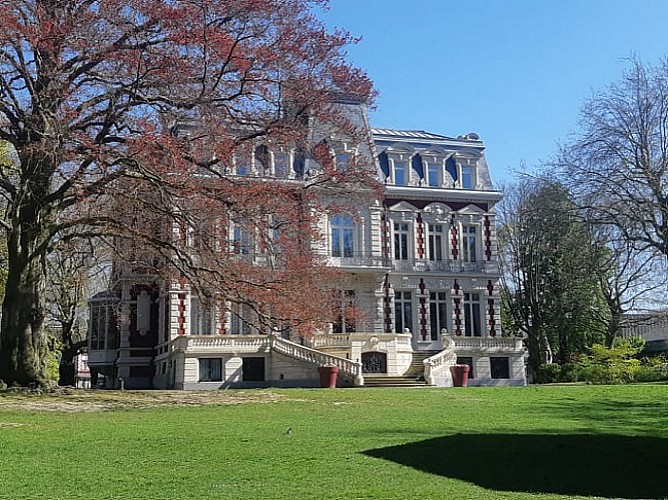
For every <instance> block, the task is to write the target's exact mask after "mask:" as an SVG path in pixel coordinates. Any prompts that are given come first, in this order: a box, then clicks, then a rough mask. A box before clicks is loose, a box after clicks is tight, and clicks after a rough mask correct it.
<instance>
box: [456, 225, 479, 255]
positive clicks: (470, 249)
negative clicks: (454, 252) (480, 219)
mask: <svg viewBox="0 0 668 500" xmlns="http://www.w3.org/2000/svg"><path fill="white" fill-rule="evenodd" d="M460 229H461V236H460V238H459V239H460V242H461V243H460V244H461V260H462V262H466V263H470V264H473V263H476V262H478V261H479V257H480V255H479V253H480V251H479V247H480V238H479V234H480V230H479V229H480V225H479V224H466V223H465V224H462V225H461V226H460ZM471 230H472V232H471ZM471 241H472V242H473V243H472V244H471Z"/></svg>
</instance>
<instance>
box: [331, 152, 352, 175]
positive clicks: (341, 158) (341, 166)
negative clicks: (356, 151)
mask: <svg viewBox="0 0 668 500" xmlns="http://www.w3.org/2000/svg"><path fill="white" fill-rule="evenodd" d="M335 161H336V170H338V171H339V172H345V171H346V170H347V169H348V165H349V164H350V153H348V152H341V153H336V158H335Z"/></svg>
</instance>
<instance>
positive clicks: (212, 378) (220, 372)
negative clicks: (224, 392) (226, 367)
mask: <svg viewBox="0 0 668 500" xmlns="http://www.w3.org/2000/svg"><path fill="white" fill-rule="evenodd" d="M198 360H199V362H198V370H199V374H198V375H199V377H198V378H199V382H222V381H223V359H222V358H198ZM216 361H217V362H218V367H217V373H216V371H215V370H213V369H212V365H213V364H214V362H216ZM205 365H207V366H206V373H207V374H208V375H209V376H208V377H207V378H204V377H203V373H205V368H204V366H205ZM212 373H213V375H211V374H212ZM216 375H217V377H218V378H215V376H216Z"/></svg>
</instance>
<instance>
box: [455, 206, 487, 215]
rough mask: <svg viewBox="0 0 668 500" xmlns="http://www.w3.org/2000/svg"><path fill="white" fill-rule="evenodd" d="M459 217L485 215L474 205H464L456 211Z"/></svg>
mask: <svg viewBox="0 0 668 500" xmlns="http://www.w3.org/2000/svg"><path fill="white" fill-rule="evenodd" d="M457 214H459V215H485V211H484V210H483V209H482V208H480V207H478V206H476V205H466V206H465V207H464V208H462V209H460V210H458V211H457Z"/></svg>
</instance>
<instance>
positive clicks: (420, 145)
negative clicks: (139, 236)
mask: <svg viewBox="0 0 668 500" xmlns="http://www.w3.org/2000/svg"><path fill="white" fill-rule="evenodd" d="M360 109H361V111H360ZM351 113H358V114H357V115H355V116H357V118H356V120H357V122H358V124H362V125H364V126H366V127H368V121H367V118H366V111H365V110H364V109H363V108H360V107H359V106H358V107H351ZM368 130H369V134H370V141H369V144H373V150H371V151H370V150H369V148H368V147H366V146H365V147H361V146H360V147H354V146H353V145H350V144H345V143H344V142H341V141H339V142H338V144H341V146H337V149H336V150H335V154H336V158H337V161H342V162H344V163H345V161H347V159H348V158H350V155H359V154H361V155H372V156H373V158H374V163H375V165H376V168H377V172H378V179H379V181H380V182H381V183H382V184H383V186H384V193H383V197H382V199H381V200H378V199H377V197H376V196H369V199H368V201H367V202H366V203H364V202H361V203H360V206H359V210H358V213H357V216H356V217H354V218H352V217H350V216H347V215H346V214H341V215H336V214H334V215H331V216H325V217H323V218H322V219H321V223H320V229H321V231H322V233H323V235H325V238H324V241H325V242H324V243H323V244H322V245H321V246H318V247H316V248H314V251H316V252H318V253H320V254H322V255H324V256H326V258H327V260H328V263H329V265H331V266H335V267H337V268H339V269H341V270H342V271H344V272H345V273H346V275H347V276H348V278H349V279H347V280H346V288H345V290H341V300H342V301H348V302H350V303H354V305H355V308H356V309H358V310H360V311H361V312H362V314H360V315H359V317H356V318H354V319H350V318H344V317H341V318H340V321H337V322H336V323H333V324H332V325H331V326H330V328H329V329H328V330H327V331H322V332H314V334H313V336H312V337H311V338H309V339H308V340H307V341H305V342H304V341H303V342H302V344H304V343H305V344H306V345H300V344H299V343H295V342H291V341H290V340H287V339H281V338H279V337H278V336H277V335H272V334H266V333H265V334H263V332H260V331H257V330H256V329H255V328H254V327H253V326H252V325H251V324H250V323H252V322H248V323H247V322H245V321H243V318H244V311H242V310H237V311H232V310H231V309H230V307H229V304H226V303H225V302H224V300H220V301H218V303H216V304H215V305H213V306H208V307H205V306H204V305H203V304H202V303H200V301H199V300H198V298H197V296H196V294H195V293H194V291H193V290H192V289H191V288H190V286H189V285H188V284H187V283H183V282H181V283H171V282H167V281H165V280H161V279H160V277H155V276H153V277H150V278H149V277H145V278H144V280H143V281H142V277H140V276H137V275H135V274H133V273H132V272H130V271H126V272H123V271H122V270H121V271H120V272H118V273H117V283H116V286H115V287H114V290H112V291H110V292H104V293H101V294H98V295H96V296H95V297H93V298H92V299H91V319H92V321H91V324H92V325H93V326H92V330H91V345H90V355H89V365H90V366H91V368H93V369H96V370H98V371H99V372H100V373H101V374H102V375H104V376H105V377H106V380H107V384H108V386H110V387H118V386H119V385H120V384H121V380H122V383H123V384H124V385H125V387H128V388H131V387H155V388H176V389H218V388H224V387H257V386H268V385H269V386H315V385H317V380H318V378H317V377H318V366H319V365H323V364H334V365H336V366H338V367H339V369H340V372H339V381H340V384H342V385H346V384H347V385H355V384H357V385H359V384H362V383H363V382H364V379H367V380H368V379H369V378H383V377H401V376H411V377H423V376H424V377H425V378H426V379H427V382H429V383H432V384H435V385H451V384H452V379H451V377H450V375H449V367H450V365H452V364H453V363H455V362H459V363H466V364H469V365H470V367H471V380H470V382H469V385H523V384H525V376H524V349H523V347H522V342H521V339H515V338H505V337H503V336H502V329H501V321H500V296H499V277H500V275H499V269H498V263H497V250H496V247H497V245H496V224H495V209H494V207H495V204H496V203H497V202H498V201H499V200H500V199H501V193H500V192H498V191H496V190H495V189H494V188H493V186H492V183H491V179H490V175H489V170H488V167H487V163H486V161H485V156H484V146H483V144H482V142H481V141H480V139H479V138H478V136H477V135H475V134H469V135H467V136H463V137H458V138H451V137H446V136H441V135H436V134H431V133H426V132H418V131H397V130H388V129H368ZM335 142H336V141H335ZM287 158H292V156H291V155H288V156H287ZM288 161H291V160H288ZM343 166H344V167H345V165H343ZM311 167H313V168H317V165H312V166H309V165H307V166H306V169H305V171H309V168H311ZM291 171H292V169H289V172H291ZM332 202H334V203H335V202H336V199H333V200H332ZM258 258H259V257H258ZM423 359H424V360H425V361H424V363H425V364H424V365H423V364H422V360H423ZM427 365H428V366H429V369H428V370H427V372H425V371H424V367H427ZM416 367H417V368H416ZM416 369H417V371H416Z"/></svg>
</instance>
